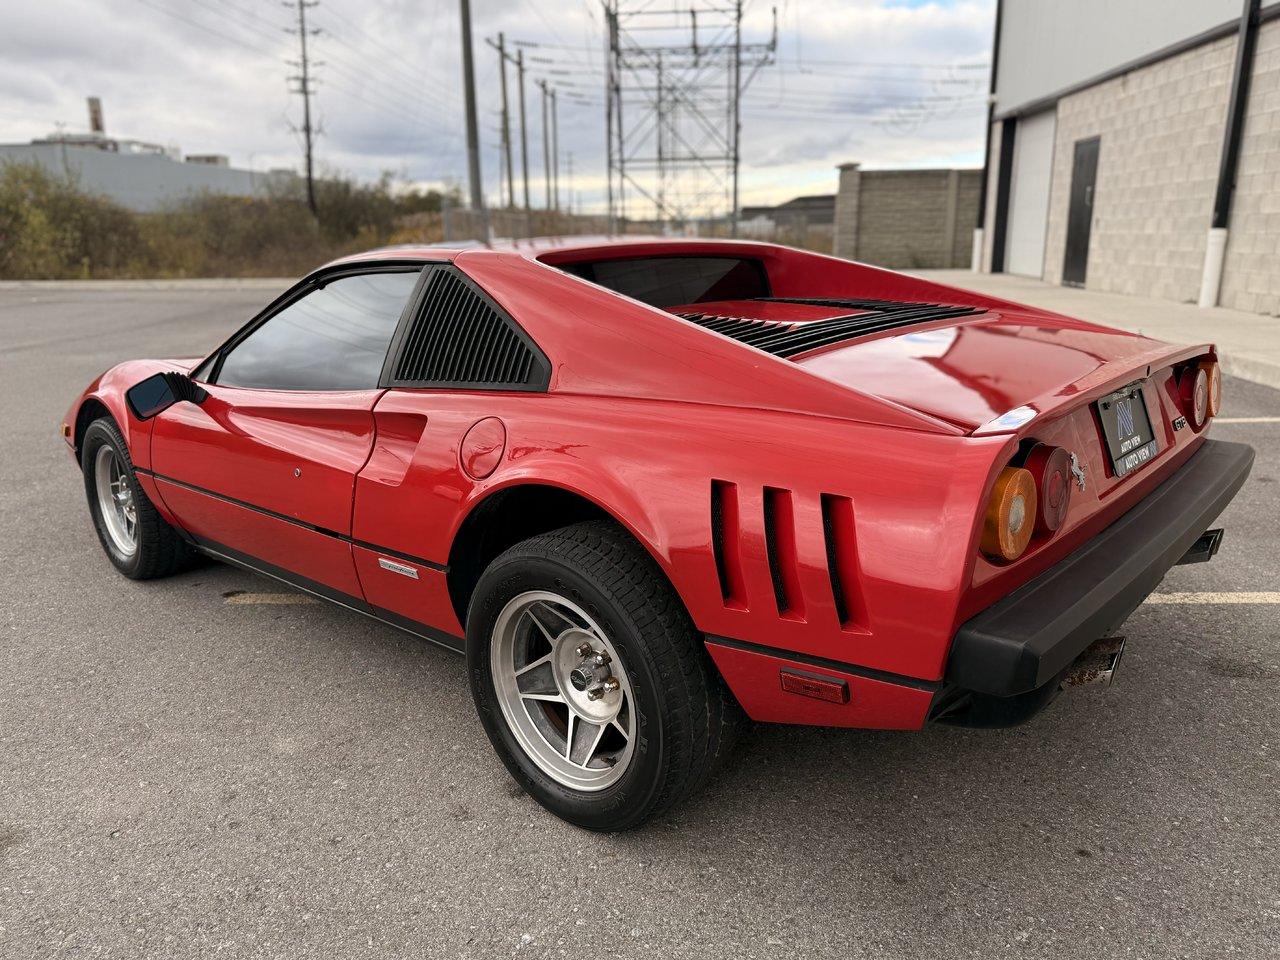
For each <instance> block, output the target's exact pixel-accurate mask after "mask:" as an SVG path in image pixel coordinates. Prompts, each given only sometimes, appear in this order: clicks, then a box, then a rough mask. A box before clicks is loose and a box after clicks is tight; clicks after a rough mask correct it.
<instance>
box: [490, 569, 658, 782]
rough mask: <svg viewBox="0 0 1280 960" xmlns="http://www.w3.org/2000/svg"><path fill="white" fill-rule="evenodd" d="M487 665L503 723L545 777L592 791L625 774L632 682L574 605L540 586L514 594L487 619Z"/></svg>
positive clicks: (631, 733) (631, 731) (631, 736)
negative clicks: (490, 623)
mask: <svg viewBox="0 0 1280 960" xmlns="http://www.w3.org/2000/svg"><path fill="white" fill-rule="evenodd" d="M489 669H490V671H491V673H492V676H493V685H494V689H495V690H496V691H497V695H498V703H499V705H500V706H501V707H502V715H503V716H504V717H505V718H506V721H507V726H508V727H509V728H510V729H511V732H512V733H513V734H514V735H515V738H516V740H517V741H518V742H519V744H520V746H521V747H522V748H523V749H524V752H525V753H526V754H527V755H528V756H529V757H530V759H532V760H533V762H534V763H536V764H537V765H538V767H539V769H541V770H542V771H543V772H544V773H546V774H547V776H549V777H551V778H552V779H554V780H555V781H556V782H557V783H560V784H562V785H563V786H566V787H571V788H572V789H574V790H583V791H596V790H603V789H604V788H605V787H608V786H609V785H610V784H612V783H615V782H617V780H618V779H619V778H620V777H621V776H622V775H623V773H625V772H626V769H627V765H628V763H629V762H630V760H631V755H632V752H633V750H632V748H633V744H634V743H635V731H636V718H635V709H634V707H633V698H632V693H631V682H630V680H629V679H628V678H627V671H626V669H625V668H624V667H623V665H622V662H621V660H620V658H619V657H618V651H617V650H616V649H615V648H614V646H613V644H612V643H610V642H609V638H608V637H606V636H605V634H604V632H603V631H602V630H601V629H600V628H599V626H597V624H596V623H595V621H593V620H592V619H591V618H590V617H589V616H587V614H586V612H585V611H583V610H582V608H581V607H579V606H578V605H577V604H575V603H573V602H571V601H569V600H567V599H565V598H564V597H562V596H560V595H558V594H555V593H551V592H549V591H544V590H532V591H529V592H527V593H522V594H520V595H519V596H517V597H514V598H513V599H512V600H511V601H510V602H509V603H508V604H507V605H506V606H505V607H503V608H502V612H501V613H499V614H498V619H497V621H496V622H495V623H494V627H493V633H492V635H491V636H490V640H489Z"/></svg>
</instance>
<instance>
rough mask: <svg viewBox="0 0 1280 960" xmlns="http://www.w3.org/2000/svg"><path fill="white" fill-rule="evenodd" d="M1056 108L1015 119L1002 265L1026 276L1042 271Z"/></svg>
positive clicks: (1032, 275) (1036, 274)
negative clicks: (1003, 261) (1007, 229)
mask: <svg viewBox="0 0 1280 960" xmlns="http://www.w3.org/2000/svg"><path fill="white" fill-rule="evenodd" d="M1056 121H1057V112H1056V111H1054V110H1046V111H1044V112H1043V113H1037V114H1035V115H1034V116H1030V117H1020V118H1019V119H1018V130H1017V133H1016V134H1015V135H1014V139H1013V181H1012V183H1011V184H1010V188H1009V232H1008V235H1007V244H1008V245H1007V249H1008V254H1007V255H1006V256H1007V260H1006V266H1005V269H1006V270H1008V271H1009V272H1010V273H1020V274H1022V275H1024V276H1028V277H1039V276H1041V275H1042V274H1043V273H1044V234H1045V222H1046V220H1047V218H1048V215H1049V183H1050V179H1051V175H1052V173H1053V134H1054V129H1055V127H1056V125H1057V124H1056Z"/></svg>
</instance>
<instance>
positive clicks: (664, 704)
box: [63, 239, 1253, 830]
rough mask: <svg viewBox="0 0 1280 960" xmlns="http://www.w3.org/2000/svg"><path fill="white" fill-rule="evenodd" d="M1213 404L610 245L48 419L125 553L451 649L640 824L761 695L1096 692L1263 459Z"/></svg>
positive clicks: (807, 265) (1143, 346)
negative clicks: (1236, 436)
mask: <svg viewBox="0 0 1280 960" xmlns="http://www.w3.org/2000/svg"><path fill="white" fill-rule="evenodd" d="M1220 402H1221V387H1220V378H1219V372H1218V364H1217V362H1216V358H1215V355H1214V351H1213V347H1212V346H1209V345H1202V346H1196V347H1171V346H1167V345H1165V344H1162V343H1157V342H1155V341H1152V340H1149V339H1146V338H1144V337H1141V336H1136V335H1132V334H1128V333H1122V332H1119V331H1116V330H1110V329H1107V328H1104V327H1099V326H1096V325H1094V324H1091V323H1084V322H1081V321H1079V320H1073V319H1070V318H1067V317H1063V316H1059V315H1056V314H1051V313H1046V312H1043V311H1040V310H1034V309H1031V308H1028V307H1024V306H1019V305H1017V304H1013V303H1009V302H1006V301H1002V300H996V299H992V298H989V297H982V296H978V295H975V294H972V293H967V292H964V291H961V290H956V289H951V288H948V287H945V286H940V285H937V284H933V283H929V282H926V281H923V280H919V279H914V278H912V277H908V276H904V275H901V274H897V273H893V272H890V271H886V270H880V269H876V268H874V267H869V266H865V265H862V264H858V263H851V262H847V261H843V260H837V259H833V258H831V257H826V256H820V255H817V254H813V253H806V252H802V251H799V250H792V249H788V248H784V247H779V246H773V245H769V244H760V243H739V242H727V241H712V240H662V239H652V240H637V239H621V240H615V241H582V242H569V243H561V244H541V245H537V244H535V245H531V246H527V247H522V246H521V245H516V246H514V247H511V248H508V249H469V250H465V251H458V250H446V249H429V248H421V249H390V250H381V251H375V252H372V253H369V254H364V255H361V256H355V257H350V258H347V259H344V260H340V261H338V262H336V263H332V264H329V265H328V266H325V267H323V268H321V269H320V270H317V271H316V272H315V273H313V274H311V275H310V276H308V277H307V278H306V279H304V280H303V281H302V282H300V283H298V284H297V285H296V286H294V287H293V288H292V289H290V290H288V291H287V292H286V293H285V294H283V295H282V296H280V297H279V298H278V299H276V300H275V301H274V302H273V303H271V304H270V305H269V306H268V307H267V308H266V309H265V310H263V311H262V312H261V313H260V314H259V315H258V316H256V317H254V318H253V319H252V320H250V321H249V322H248V323H247V324H245V325H244V326H243V327H241V328H240V329H239V330H238V331H236V332H235V333H234V334H233V335H232V336H231V337H230V338H229V339H228V340H227V341H226V342H225V343H224V344H222V345H221V346H220V347H218V348H217V349H216V350H214V351H213V352H212V353H211V354H210V355H209V356H207V357H205V358H204V359H202V360H198V361H188V360H136V361H131V362H128V363H123V364H120V365H119V366H116V367H114V368H112V369H111V370H109V371H107V372H106V373H105V374H103V375H102V376H101V377H100V378H99V379H98V380H96V381H95V382H94V383H92V384H91V385H90V386H89V388H88V389H87V390H86V391H85V392H84V394H83V395H82V396H81V397H80V398H79V399H78V400H77V401H76V402H75V404H73V405H72V407H71V410H70V411H69V413H68V414H67V418H66V422H65V424H64V425H63V435H64V436H65V438H66V441H67V443H68V444H69V445H70V447H71V452H72V455H73V456H74V457H75V459H76V461H77V463H79V465H80V467H81V469H82V470H83V473H84V484H85V492H86V494H87V496H88V502H89V509H90V512H91V514H92V517H93V522H94V525H95V527H96V529H97V532H98V536H99V538H100V539H101V541H102V545H103V547H104V549H105V550H106V553H107V556H108V557H109V558H110V560H111V562H112V563H113V564H114V565H115V566H116V567H117V568H118V569H119V570H120V572H121V573H123V574H125V575H126V576H128V577H133V578H135V579H145V578H150V577H160V576H165V575H168V574H171V573H175V572H177V571H180V570H182V569H183V568H184V567H185V566H187V565H188V564H189V563H190V562H191V561H192V560H193V559H194V558H195V557H196V556H197V555H198V554H206V555H208V556H212V557H215V558H218V559H220V560H226V561H230V562H233V563H237V564H241V565H243V566H246V567H249V568H251V569H253V570H256V571H259V572H261V573H264V574H267V575H268V576H271V577H275V578H277V579H279V580H282V581H285V582H287V583H289V584H292V585H294V586H296V587H299V588H301V589H303V590H306V591H309V592H311V593H313V594H316V595H317V596H320V597H324V598H327V599H329V600H332V601H334V602H336V603H339V604H342V605H343V606H346V607H349V608H350V609H352V610H357V611H359V612H361V613H364V614H367V615H369V616H372V617H376V618H377V619H379V620H382V621H385V622H386V623H389V624H391V625H393V626H396V627H399V628H401V629H404V630H408V631H410V632H412V633H415V634H417V635H419V636H421V637H423V638H425V639H427V640H430V641H433V642H435V643H439V644H442V645H444V646H446V647H448V648H450V649H452V650H456V651H458V652H459V653H465V654H466V657H467V664H468V669H469V674H470V682H471V688H472V693H473V695H474V698H475V704H476V708H477V710H478V712H479V715H480V719H481V721H482V723H483V725H484V728H485V730H486V732H487V733H488V736H489V738H490V739H491V740H492V742H493V745H494V747H495V749H496V750H497V752H498V755H499V756H500V757H501V758H502V761H503V762H504V763H505V764H506V766H507V768H508V769H509V770H510V771H511V773H512V775H513V776H514V777H515V778H516V779H517V780H518V781H519V782H520V783H521V784H522V785H523V786H524V788H525V789H526V790H528V792H529V793H530V794H532V795H533V796H534V797H535V798H536V799H537V800H538V801H539V802H540V803H541V804H543V805H544V806H545V807H547V808H548V809H549V810H551V811H552V812H554V813H556V814H557V815H559V816H561V817H563V818H565V819H566V820H569V821H571V822H573V823H576V824H580V825H582V826H584V827H589V828H592V829H598V830H618V829H625V828H628V827H634V826H636V825H637V824H639V823H641V822H643V821H644V820H646V819H647V818H649V817H651V816H653V815H654V814H656V813H658V812H660V811H662V810H665V809H667V808H669V807H670V806H671V805H672V804H674V803H676V802H677V801H679V800H680V799H681V798H683V797H685V796H687V795H688V794H689V793H690V792H691V791H693V790H694V789H696V788H697V787H698V786H699V785H700V784H701V783H703V782H704V781H705V780H706V779H707V777H708V776H709V775H710V774H711V773H712V771H713V770H714V769H715V768H716V766H717V764H718V762H719V761H721V760H722V758H723V757H724V756H725V754H726V753H727V752H728V750H729V747H730V745H731V743H732V741H733V738H734V734H735V731H736V730H737V729H738V728H739V726H740V724H741V723H742V722H743V719H744V715H745V717H750V718H752V719H754V720H757V721H769V722H775V723H800V724H820V725H826V726H838V727H874V728H888V729H903V730H906V729H915V728H918V727H920V726H922V725H923V724H924V723H926V722H928V721H945V722H951V723H962V724H970V725H1003V724H1009V723H1015V722H1018V721H1019V720H1022V719H1025V718H1026V717H1028V716H1030V715H1031V714H1032V713H1033V712H1034V711H1035V710H1037V709H1038V708H1039V707H1041V706H1043V705H1044V704H1045V703H1047V702H1048V701H1049V700H1051V699H1052V698H1053V697H1054V696H1055V694H1056V693H1057V692H1058V690H1059V689H1060V688H1061V687H1062V686H1063V685H1064V684H1066V683H1070V682H1073V681H1078V680H1081V679H1083V678H1085V677H1087V676H1095V677H1096V676H1103V677H1106V676H1109V674H1110V670H1111V669H1112V667H1114V664H1115V661H1116V658H1117V657H1118V655H1119V650H1120V646H1121V641H1120V640H1119V639H1118V638H1114V637H1112V638H1108V634H1110V633H1111V632H1112V631H1113V630H1114V629H1115V628H1116V627H1117V626H1118V625H1119V624H1120V623H1121V622H1122V621H1123V620H1124V619H1125V617H1126V616H1128V614H1129V613H1130V612H1131V611H1132V610H1133V609H1134V608H1135V607H1136V606H1137V605H1138V604H1139V603H1141V602H1142V600H1143V598H1144V597H1145V596H1146V595H1147V594H1148V593H1149V592H1150V591H1151V590H1152V589H1153V588H1154V587H1155V586H1156V584H1157V583H1159V581H1160V579H1161V577H1162V576H1163V575H1164V573H1165V572H1166V571H1167V570H1168V569H1169V568H1170V567H1171V566H1173V565H1174V564H1176V563H1179V562H1189V561H1192V560H1198V559H1208V558H1210V557H1211V556H1212V555H1213V553H1214V552H1215V551H1216V549H1217V546H1218V542H1219V539H1220V537H1221V531H1220V530H1208V527H1209V525H1210V523H1211V522H1212V521H1213V520H1214V518H1215V517H1216V516H1217V515H1218V513H1219V512H1220V511H1221V510H1222V509H1223V507H1224V506H1226V504H1227V503H1228V502H1229V501H1230V499H1231V498H1232V496H1234V494H1235V492H1236V491H1237V490H1238V489H1239V488H1240V486H1241V484H1242V483H1243V482H1244V480H1245V477H1246V476H1247V474H1248V472H1249V469H1250V466H1251V464H1252V461H1253V451H1252V450H1251V449H1250V448H1249V447H1246V446H1242V445H1239V444H1232V443H1222V442H1218V441H1212V440H1208V439H1207V438H1206V432H1207V430H1208V427H1209V424H1210V422H1211V420H1212V418H1213V416H1214V415H1215V414H1216V413H1217V412H1218V407H1219V404H1220ZM1099 641H1101V642H1099Z"/></svg>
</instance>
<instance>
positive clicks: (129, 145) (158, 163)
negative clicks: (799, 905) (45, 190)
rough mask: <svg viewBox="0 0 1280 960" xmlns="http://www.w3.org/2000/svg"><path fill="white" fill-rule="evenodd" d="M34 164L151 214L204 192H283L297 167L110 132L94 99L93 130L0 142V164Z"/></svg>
mask: <svg viewBox="0 0 1280 960" xmlns="http://www.w3.org/2000/svg"><path fill="white" fill-rule="evenodd" d="M5 163H34V164H37V165H39V166H40V167H42V168H44V169H45V170H47V171H48V172H50V173H52V174H54V175H56V176H60V177H67V178H69V179H71V180H72V181H73V182H74V183H75V184H76V185H77V186H78V187H79V188H80V189H81V190H82V191H84V192H85V193H90V194H95V195H98V196H104V197H107V198H108V199H110V200H114V201H115V202H116V203H119V204H121V205H122V206H125V207H128V208H129V209H130V210H135V211H138V212H140V213H150V212H154V211H156V210H160V209H163V208H164V207H166V206H170V205H172V204H174V203H177V202H180V201H182V200H185V199H187V198H189V197H192V196H197V195H201V194H215V195H223V196H240V197H252V196H263V195H266V194H267V193H269V192H273V191H279V190H282V189H285V188H287V186H288V185H289V184H290V183H291V182H292V181H294V180H295V179H296V174H294V172H293V171H291V170H272V171H268V172H256V171H253V170H239V169H236V168H234V167H232V166H231V165H230V163H229V162H228V160H227V158H226V157H225V156H222V155H221V154H191V155H188V156H187V157H186V159H185V160H184V159H183V157H182V153H181V151H180V150H179V149H178V148H177V147H174V146H166V145H161V144H157V143H148V142H146V141H142V140H126V139H119V138H116V137H109V136H107V134H106V130H105V128H104V125H103V121H102V106H101V103H100V102H99V101H98V99H97V98H96V97H90V98H89V132H88V133H58V134H54V135H52V136H49V137H45V138H42V139H39V140H33V141H31V142H30V143H13V144H0V165H3V164H5Z"/></svg>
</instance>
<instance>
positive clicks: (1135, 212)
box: [1044, 37, 1235, 302]
mask: <svg viewBox="0 0 1280 960" xmlns="http://www.w3.org/2000/svg"><path fill="white" fill-rule="evenodd" d="M1234 55H1235V38H1234V37H1228V38H1224V39H1222V40H1218V41H1215V42H1213V43H1210V44H1205V45H1204V46H1201V47H1198V48H1196V49H1195V50H1191V51H1189V52H1187V53H1184V54H1181V55H1180V56H1177V57H1173V58H1171V59H1168V60H1164V61H1161V62H1160V63H1156V64H1153V65H1151V66H1149V67H1144V68H1143V69H1141V70H1135V71H1133V72H1132V73H1128V74H1125V75H1124V76H1121V77H1117V78H1116V79H1114V80H1110V81H1107V82H1105V83H1100V84H1098V85H1097V86H1094V87H1090V88H1089V89H1087V90H1083V91H1081V92H1080V93H1076V94H1073V95H1071V96H1069V97H1064V98H1063V99H1062V100H1060V101H1058V130H1057V139H1056V142H1055V144H1054V160H1053V186H1052V188H1051V191H1050V195H1049V229H1048V243H1047V244H1046V249H1045V273H1044V279H1045V280H1047V281H1049V282H1050V283H1060V282H1061V281H1062V261H1063V255H1064V252H1065V247H1066V232H1067V209H1068V203H1069V198H1070V194H1071V165H1072V160H1073V157H1074V150H1075V144H1076V142H1077V141H1078V140H1083V139H1086V138H1088V137H1094V136H1098V137H1101V144H1100V146H1099V152H1098V179H1097V185H1096V188H1095V191H1094V206H1093V230H1092V233H1091V235H1090V240H1089V263H1088V270H1087V273H1086V280H1085V286H1086V287H1088V288H1089V289H1090V290H1105V291H1109V292H1113V293H1127V294H1136V295H1139V296H1146V297H1159V298H1163V299H1166V300H1179V301H1183V302H1194V301H1195V300H1196V298H1197V297H1198V296H1199V293H1200V278H1201V274H1202V273H1203V269H1204V250H1205V240H1206V236H1207V231H1208V229H1209V220H1210V217H1211V215H1212V210H1213V193H1214V187H1215V185H1216V184H1217V179H1218V164H1219V161H1220V159H1221V155H1222V135H1223V130H1224V128H1225V126H1226V115H1227V101H1228V99H1229V96H1230V90H1231V67H1232V61H1233V58H1234Z"/></svg>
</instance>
